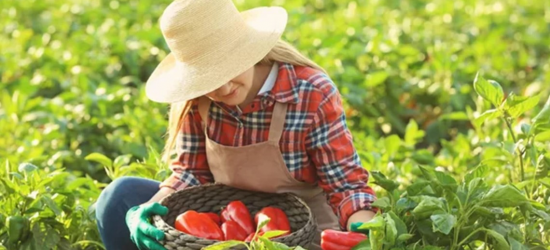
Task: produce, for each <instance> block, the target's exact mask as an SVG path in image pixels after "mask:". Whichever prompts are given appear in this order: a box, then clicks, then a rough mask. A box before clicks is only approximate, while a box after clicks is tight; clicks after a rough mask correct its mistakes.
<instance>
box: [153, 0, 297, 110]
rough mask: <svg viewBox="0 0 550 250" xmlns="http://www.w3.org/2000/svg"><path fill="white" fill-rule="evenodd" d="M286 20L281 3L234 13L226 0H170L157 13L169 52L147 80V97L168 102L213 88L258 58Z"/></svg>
mask: <svg viewBox="0 0 550 250" xmlns="http://www.w3.org/2000/svg"><path fill="white" fill-rule="evenodd" d="M286 23H287V12H286V11H285V10H284V9H283V8H281V7H258V8H254V9H250V10H247V11H244V12H239V11H238V10H237V8H236V7H235V5H234V4H233V2H232V0H175V1H173V2H172V3H171V4H170V5H168V7H167V8H166V9H165V10H164V13H163V14H162V16H161V18H160V28H161V31H162V34H163V36H164V39H165V40H166V43H167V44H168V47H169V48H170V51H171V52H170V54H168V56H167V57H166V58H164V59H163V60H162V62H160V64H159V65H158V66H157V68H156V69H155V70H154V71H153V73H152V74H151V76H150V77H149V79H148V80H147V83H146V89H145V90H146V94H147V97H148V98H149V99H151V100H152V101H156V102H161V103H174V102H181V101H186V100H189V99H193V98H195V97H199V96H202V95H204V94H207V93H209V92H211V91H213V90H216V89H217V88H219V87H221V86H222V85H224V84H225V83H227V82H229V80H231V79H232V78H234V77H236V76H238V75H239V74H241V73H243V72H244V71H246V70H247V69H249V68H251V67H253V66H254V65H255V64H256V63H258V62H259V61H260V60H261V59H263V57H264V56H265V55H267V53H268V52H269V51H270V50H271V49H272V48H273V47H274V46H275V44H276V42H277V41H278V40H279V38H280V37H281V34H282V33H283V31H284V29H285V27H286Z"/></svg>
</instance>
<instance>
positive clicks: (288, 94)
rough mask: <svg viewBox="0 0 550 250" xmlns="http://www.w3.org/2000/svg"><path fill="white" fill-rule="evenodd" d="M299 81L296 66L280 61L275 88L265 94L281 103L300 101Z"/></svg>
mask: <svg viewBox="0 0 550 250" xmlns="http://www.w3.org/2000/svg"><path fill="white" fill-rule="evenodd" d="M297 83H298V79H297V77H296V71H295V70H294V66H293V65H292V64H289V63H280V64H279V72H278V74H277V81H276V82H275V85H274V86H273V88H272V89H271V90H270V91H268V92H266V93H265V94H264V95H265V96H267V97H270V98H273V99H274V100H275V101H277V102H281V103H298V99H299V95H298V90H297Z"/></svg>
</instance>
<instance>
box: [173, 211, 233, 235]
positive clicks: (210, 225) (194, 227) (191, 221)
mask: <svg viewBox="0 0 550 250" xmlns="http://www.w3.org/2000/svg"><path fill="white" fill-rule="evenodd" d="M174 227H175V228H176V229H177V230H180V231H182V232H184V233H186V234H190V235H193V236H196V237H200V238H204V239H210V240H219V241H223V240H224V236H223V232H222V230H221V228H220V227H219V226H218V224H216V222H214V221H213V220H212V219H211V218H210V217H208V215H206V214H203V213H198V212H197V211H194V210H188V211H186V212H184V213H182V214H180V215H178V217H176V221H175V222H174Z"/></svg>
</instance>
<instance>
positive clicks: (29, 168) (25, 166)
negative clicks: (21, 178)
mask: <svg viewBox="0 0 550 250" xmlns="http://www.w3.org/2000/svg"><path fill="white" fill-rule="evenodd" d="M17 169H18V171H19V172H20V173H23V172H24V173H30V172H33V171H36V170H38V167H37V166H35V165H33V164H32V163H28V162H24V163H21V164H19V167H18V168H17Z"/></svg>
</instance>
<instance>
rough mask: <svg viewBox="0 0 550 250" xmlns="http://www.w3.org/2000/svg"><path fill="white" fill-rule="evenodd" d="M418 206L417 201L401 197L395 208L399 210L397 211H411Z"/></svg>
mask: <svg viewBox="0 0 550 250" xmlns="http://www.w3.org/2000/svg"><path fill="white" fill-rule="evenodd" d="M416 206H417V203H415V202H414V201H413V200H411V199H409V198H406V197H402V198H399V200H397V202H396V203H395V209H396V210H397V213H402V212H404V211H409V210H411V209H414V208H415V207H416Z"/></svg>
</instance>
